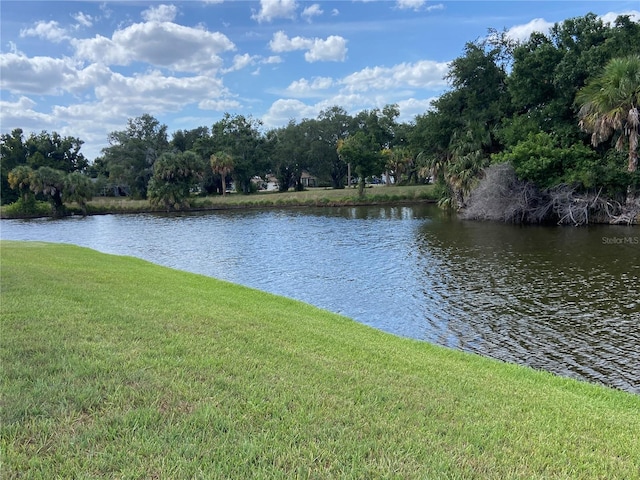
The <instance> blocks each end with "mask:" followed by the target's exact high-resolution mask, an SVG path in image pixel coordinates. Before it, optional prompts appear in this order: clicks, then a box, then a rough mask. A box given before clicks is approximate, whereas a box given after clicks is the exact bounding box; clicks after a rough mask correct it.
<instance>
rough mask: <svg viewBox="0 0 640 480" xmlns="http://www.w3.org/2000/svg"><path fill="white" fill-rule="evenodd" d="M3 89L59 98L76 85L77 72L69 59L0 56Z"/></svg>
mask: <svg viewBox="0 0 640 480" xmlns="http://www.w3.org/2000/svg"><path fill="white" fill-rule="evenodd" d="M0 69H1V70H2V80H1V85H2V89H7V90H9V91H10V92H14V93H36V94H41V95H45V94H54V95H57V94H60V93H62V91H63V89H65V88H68V86H69V85H70V84H73V83H75V79H76V75H77V72H76V69H75V66H74V64H73V62H72V61H71V60H70V59H68V58H62V59H58V58H50V57H27V56H25V55H22V54H16V53H4V54H0Z"/></svg>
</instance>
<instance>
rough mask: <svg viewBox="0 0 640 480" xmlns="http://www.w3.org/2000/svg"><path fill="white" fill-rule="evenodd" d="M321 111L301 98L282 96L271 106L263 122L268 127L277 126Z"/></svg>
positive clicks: (313, 115)
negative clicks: (285, 97)
mask: <svg viewBox="0 0 640 480" xmlns="http://www.w3.org/2000/svg"><path fill="white" fill-rule="evenodd" d="M319 112H320V110H319V109H318V107H314V106H309V105H307V104H305V103H303V102H301V101H300V100H294V99H290V98H287V99H283V98H281V99H279V100H276V101H275V102H273V104H272V105H271V107H269V110H268V111H267V113H265V114H264V115H263V117H262V122H263V124H264V126H265V127H266V128H276V127H281V126H282V125H284V124H286V123H287V122H288V121H289V120H294V119H303V118H313V117H316V116H317V115H318V113H319Z"/></svg>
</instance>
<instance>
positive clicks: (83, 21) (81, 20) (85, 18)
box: [72, 12, 93, 27]
mask: <svg viewBox="0 0 640 480" xmlns="http://www.w3.org/2000/svg"><path fill="white" fill-rule="evenodd" d="M72 18H73V19H74V20H75V21H76V22H78V24H79V25H82V26H83V27H90V26H92V25H93V17H92V16H91V15H87V14H86V13H82V12H78V13H76V14H74V15H72Z"/></svg>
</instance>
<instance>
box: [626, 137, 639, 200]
mask: <svg viewBox="0 0 640 480" xmlns="http://www.w3.org/2000/svg"><path fill="white" fill-rule="evenodd" d="M637 169H638V135H637V133H635V132H632V133H631V135H629V165H628V171H629V172H630V173H634V172H635V171H636V170H637ZM637 201H638V198H637V192H636V189H635V187H634V186H633V185H629V186H627V205H633V204H635V203H636V202H637Z"/></svg>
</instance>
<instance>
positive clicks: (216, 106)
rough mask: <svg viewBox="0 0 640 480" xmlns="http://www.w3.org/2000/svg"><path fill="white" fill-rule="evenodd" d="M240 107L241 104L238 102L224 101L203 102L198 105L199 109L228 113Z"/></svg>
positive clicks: (209, 100) (211, 100)
mask: <svg viewBox="0 0 640 480" xmlns="http://www.w3.org/2000/svg"><path fill="white" fill-rule="evenodd" d="M239 107H240V102H238V101H237V100H231V99H223V100H213V99H208V100H203V101H201V102H200V103H198V108H200V109H202V110H216V111H218V112H226V111H228V110H233V109H235V108H239Z"/></svg>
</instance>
